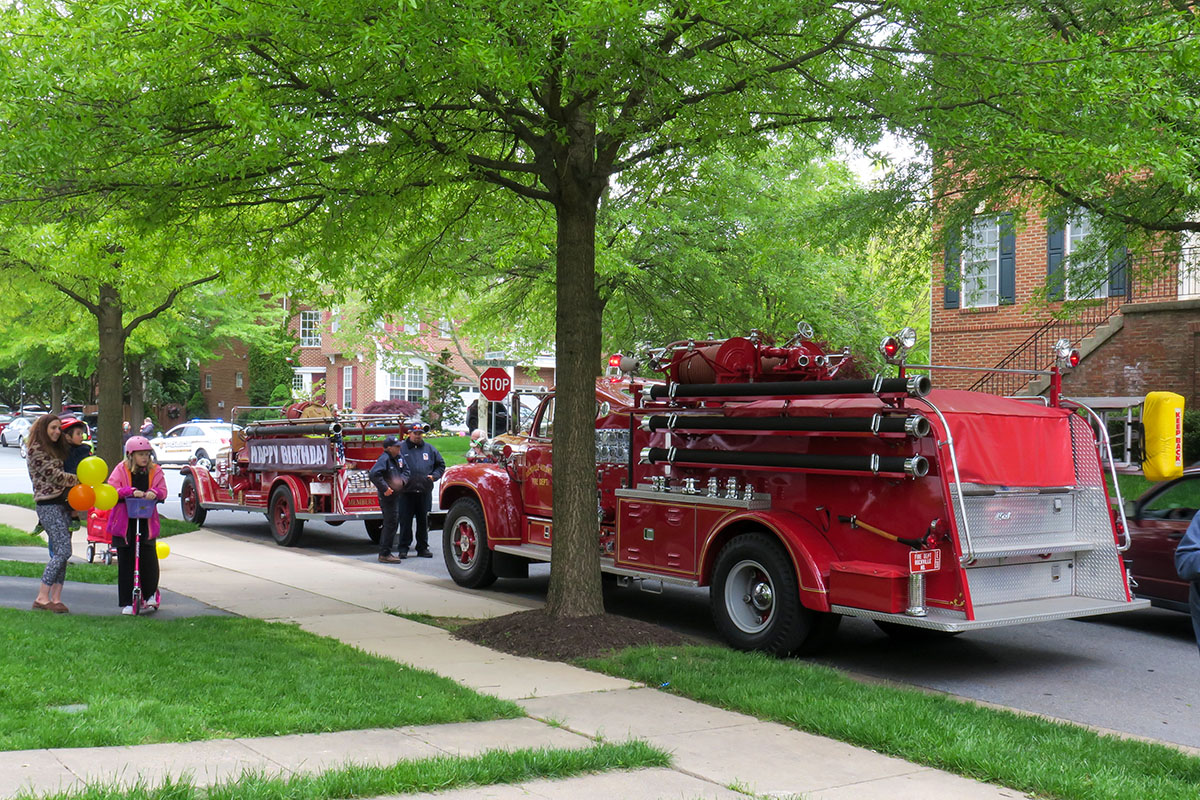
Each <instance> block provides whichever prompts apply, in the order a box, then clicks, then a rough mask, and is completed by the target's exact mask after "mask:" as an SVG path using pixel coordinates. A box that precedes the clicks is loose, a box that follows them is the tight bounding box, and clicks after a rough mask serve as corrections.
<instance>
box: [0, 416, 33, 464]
mask: <svg viewBox="0 0 1200 800" xmlns="http://www.w3.org/2000/svg"><path fill="white" fill-rule="evenodd" d="M32 427H33V417H14V418H13V420H12V422H10V423H8V424H7V425H5V426H4V430H0V447H19V448H21V458H24V457H25V437H26V436H27V435H28V434H29V429H30V428H32Z"/></svg>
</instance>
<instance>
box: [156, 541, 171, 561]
mask: <svg viewBox="0 0 1200 800" xmlns="http://www.w3.org/2000/svg"><path fill="white" fill-rule="evenodd" d="M154 549H155V550H156V551H157V552H158V558H159V560H160V561H161V560H162V559H164V558H166V557H167V556H169V555H171V545H169V544H167V543H166V542H164V541H163V540H162V539H156V540H155V542H154Z"/></svg>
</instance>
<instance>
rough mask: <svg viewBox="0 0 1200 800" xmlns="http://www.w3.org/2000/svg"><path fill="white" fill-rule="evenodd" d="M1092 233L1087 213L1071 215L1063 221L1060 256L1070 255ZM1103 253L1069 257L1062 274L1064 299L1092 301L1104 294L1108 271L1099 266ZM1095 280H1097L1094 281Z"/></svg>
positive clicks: (1106, 286)
mask: <svg viewBox="0 0 1200 800" xmlns="http://www.w3.org/2000/svg"><path fill="white" fill-rule="evenodd" d="M1091 233H1092V220H1091V216H1090V215H1088V214H1087V213H1085V212H1080V213H1078V214H1073V215H1071V217H1070V218H1069V219H1068V220H1067V224H1066V227H1065V228H1064V229H1063V251H1064V252H1063V255H1064V256H1071V255H1072V254H1074V253H1075V252H1076V251H1077V250H1078V249H1081V245H1082V244H1083V242H1084V240H1085V239H1087V237H1088V236H1090V235H1091ZM1103 262H1104V256H1103V254H1101V255H1099V256H1096V255H1093V257H1092V258H1089V259H1087V260H1082V258H1081V259H1073V260H1071V261H1070V262H1068V263H1070V265H1071V266H1070V269H1068V270H1067V272H1066V275H1064V281H1065V283H1066V289H1067V299H1068V300H1093V299H1096V298H1099V297H1107V296H1108V274H1107V270H1102V269H1101V268H1100V267H1099V265H1101V264H1103ZM1097 279H1099V282H1098V283H1097Z"/></svg>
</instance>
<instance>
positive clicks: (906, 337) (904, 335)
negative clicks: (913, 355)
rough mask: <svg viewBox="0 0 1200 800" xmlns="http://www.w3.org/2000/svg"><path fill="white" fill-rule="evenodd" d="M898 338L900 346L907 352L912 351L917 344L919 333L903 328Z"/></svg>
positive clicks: (897, 335)
mask: <svg viewBox="0 0 1200 800" xmlns="http://www.w3.org/2000/svg"><path fill="white" fill-rule="evenodd" d="M896 338H897V339H899V340H900V346H901V347H903V348H904V349H905V350H912V349H913V345H915V344H916V343H917V332H916V331H914V330H913V329H912V328H901V329H900V332H899V333H897V334H896Z"/></svg>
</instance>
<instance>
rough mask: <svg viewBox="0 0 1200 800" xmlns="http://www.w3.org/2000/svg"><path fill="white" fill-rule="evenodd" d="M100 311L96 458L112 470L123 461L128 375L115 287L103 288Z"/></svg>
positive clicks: (101, 288)
mask: <svg viewBox="0 0 1200 800" xmlns="http://www.w3.org/2000/svg"><path fill="white" fill-rule="evenodd" d="M99 310H100V313H99V314H98V315H97V317H96V321H97V324H98V326H99V330H100V357H99V361H100V363H99V368H98V369H97V370H96V377H97V379H98V381H99V384H100V391H99V392H98V395H99V397H98V402H99V405H100V416H99V419H98V420H97V427H98V428H99V433H100V446H99V448H98V450H97V455H99V456H100V457H101V458H103V459H104V461H105V463H107V464H108V466H109V468H110V469H111V468H112V467H113V466H115V465H116V463H117V462H118V461H120V460H121V416H122V414H121V412H122V403H121V384H122V383H123V381H124V372H125V370H124V367H125V329H124V327H123V326H122V324H121V316H122V307H121V296H120V294H118V292H117V289H116V287H114V286H109V285H107V284H105V285H102V286H101V287H100V303H99Z"/></svg>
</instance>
